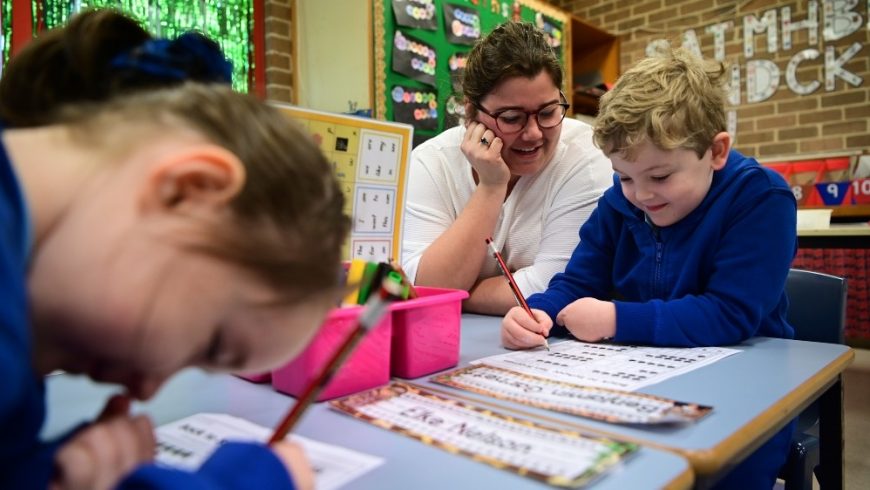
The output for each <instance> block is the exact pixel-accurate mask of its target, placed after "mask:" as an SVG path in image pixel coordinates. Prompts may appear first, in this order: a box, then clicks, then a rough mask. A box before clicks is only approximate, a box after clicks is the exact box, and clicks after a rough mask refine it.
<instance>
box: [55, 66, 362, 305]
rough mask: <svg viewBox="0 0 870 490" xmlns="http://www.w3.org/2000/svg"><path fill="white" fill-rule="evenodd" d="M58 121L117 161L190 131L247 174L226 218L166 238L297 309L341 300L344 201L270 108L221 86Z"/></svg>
mask: <svg viewBox="0 0 870 490" xmlns="http://www.w3.org/2000/svg"><path fill="white" fill-rule="evenodd" d="M58 119H59V122H61V123H62V124H66V125H68V127H69V128H70V131H71V133H72V135H73V136H74V138H75V140H76V141H78V142H79V144H86V145H91V146H93V147H96V148H99V149H100V150H101V151H103V152H106V153H107V154H108V155H111V156H117V155H119V154H124V153H126V152H130V151H136V149H137V148H139V147H141V146H142V145H147V144H149V142H150V141H152V139H151V136H152V135H156V137H165V136H162V135H172V134H173V133H176V132H180V131H185V130H187V131H190V130H193V131H196V132H197V133H199V134H200V135H202V136H203V137H205V138H206V139H207V140H209V141H210V142H212V143H214V144H216V145H219V146H221V147H223V148H225V149H226V150H228V151H230V152H232V153H233V154H234V155H235V156H236V157H238V158H239V160H240V161H241V162H242V165H243V166H244V167H245V181H244V186H243V187H242V189H241V191H240V193H239V194H238V195H237V196H236V197H235V198H234V199H233V200H232V201H231V202H230V204H229V206H230V210H231V213H229V214H230V216H228V219H227V220H224V221H221V222H219V223H218V222H203V223H202V226H201V233H200V234H199V236H194V237H167V238H168V239H172V240H176V241H178V242H180V243H181V244H182V245H184V246H188V247H190V248H192V249H194V250H198V251H200V252H203V253H206V254H208V255H211V256H214V257H217V258H220V259H222V260H225V261H227V262H228V263H232V264H236V265H238V266H239V267H241V268H242V269H243V270H245V271H247V272H248V273H249V274H251V275H252V276H253V277H255V278H258V279H259V280H261V281H262V282H263V283H264V284H266V285H268V286H270V287H272V288H274V290H275V291H276V292H278V293H279V294H281V298H282V299H281V301H282V302H287V303H293V302H296V301H299V300H301V299H304V298H306V297H309V296H313V295H316V294H320V293H327V294H331V293H334V294H335V297H336V299H337V298H338V296H339V294H341V292H342V290H341V286H340V284H339V278H340V263H341V249H342V245H343V243H344V240H345V237H346V235H347V232H348V230H349V227H350V220H349V218H348V217H347V216H346V215H345V214H344V212H343V207H344V195H343V194H342V192H341V189H340V187H339V184H338V182H337V180H336V178H335V176H334V174H333V172H332V168H331V166H330V164H329V162H328V161H327V160H326V157H325V156H324V155H323V153H321V151H320V149H319V148H318V146H317V145H316V144H315V143H314V139H313V138H312V137H310V135H309V134H307V133H305V132H304V131H303V130H302V129H301V128H300V127H299V126H298V125H297V124H295V123H294V122H293V121H290V120H289V119H288V118H287V117H286V116H284V115H283V114H281V113H280V112H279V111H278V110H277V109H275V108H274V107H270V106H268V105H267V104H266V103H265V102H263V101H261V100H259V99H256V98H255V97H253V96H250V95H246V94H240V93H238V92H234V91H233V90H232V89H231V88H229V87H228V86H225V85H215V84H210V85H206V84H200V83H193V82H188V83H187V84H185V85H182V86H180V87H177V88H169V89H161V90H152V91H145V92H139V93H136V94H130V95H126V96H124V97H117V98H114V99H112V100H110V101H108V102H103V103H98V104H94V105H92V106H86V105H77V106H68V107H66V108H65V110H64V111H62V112H61V113H60V117H58Z"/></svg>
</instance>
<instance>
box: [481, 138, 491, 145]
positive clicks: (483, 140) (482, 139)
mask: <svg viewBox="0 0 870 490" xmlns="http://www.w3.org/2000/svg"><path fill="white" fill-rule="evenodd" d="M480 144H481V145H485V146H489V140H488V139H486V137H485V136H484V137H481V138H480Z"/></svg>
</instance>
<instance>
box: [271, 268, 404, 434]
mask: <svg viewBox="0 0 870 490" xmlns="http://www.w3.org/2000/svg"><path fill="white" fill-rule="evenodd" d="M401 294H402V282H401V277H400V276H399V274H398V273H392V272H391V273H390V274H388V275H387V277H385V278H384V280H383V282H382V283H381V287H380V290H379V292H378V294H373V295H371V296H370V297H369V300H368V302H367V303H366V306H365V309H364V310H363V311H362V312H361V313H360V315H359V318H358V319H357V324H356V327H355V328H354V330H353V331H352V332H351V334H350V335H348V336H347V338H346V339H345V340H344V343H343V344H341V346H340V347H339V348H338V349H337V350H336V351H335V352H334V353H333V354H332V357H331V358H330V359H329V360H328V361H327V362H326V366H324V367H323V370H322V371H321V372H320V375H319V376H317V377H316V378H314V379H313V380H312V381H311V382H310V383H309V384H308V386H307V387H306V388H305V390H304V391H303V392H302V394H301V395H299V398H297V400H296V404H295V405H293V408H292V409H291V410H290V411H289V412H287V415H285V416H284V419H283V420H282V421H281V422H280V423H279V424H278V425H277V427H275V432H274V433H273V434H272V437H270V438H269V444H270V445H271V444H274V443H276V442H278V441H280V440H282V439H284V438H285V437H287V434H288V433H290V431H291V430H292V429H293V426H294V425H296V423H297V422H298V421H299V419H300V418H301V417H302V414H303V413H304V412H305V410H306V409H307V408H308V407H309V406H310V405H311V404H312V403H314V401H315V400H316V399H317V395H319V394H320V392H321V391H322V390H323V388H325V387H326V385H328V384H329V381H330V380H331V379H332V376H333V375H334V374H335V373H336V372H337V371H338V368H339V367H340V366H341V365H342V363H343V362H344V360H345V359H346V358H347V357H348V354H350V353H351V351H353V348H354V347H356V345H357V344H358V343H359V341H360V340H362V338H363V337H365V335H366V334H367V333H368V331H369V330H371V329H372V328H374V326H375V325H377V324H378V322H380V321H381V318H383V316H384V314H385V313H386V312H387V306H389V303H390V302H391V301H392V300H393V299H395V298H397V297H399V296H401Z"/></svg>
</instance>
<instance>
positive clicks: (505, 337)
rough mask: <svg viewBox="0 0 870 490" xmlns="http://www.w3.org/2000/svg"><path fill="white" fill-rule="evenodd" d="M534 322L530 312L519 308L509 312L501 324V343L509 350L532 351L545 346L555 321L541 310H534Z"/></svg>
mask: <svg viewBox="0 0 870 490" xmlns="http://www.w3.org/2000/svg"><path fill="white" fill-rule="evenodd" d="M532 313H534V315H535V319H534V320H533V319H532V318H531V317H530V316H529V314H528V312H526V310H524V309H523V308H521V307H519V306H514V307H513V308H511V309H510V310H508V312H507V314H506V315H505V316H504V319H503V320H502V322H501V343H502V345H503V346H505V347H507V348H508V349H530V348H532V347H540V346H542V345H544V338H545V337H547V336H548V335H550V328H552V327H553V321H552V320H550V317H549V316H548V315H547V314H546V313H545V312H543V311H541V310H532Z"/></svg>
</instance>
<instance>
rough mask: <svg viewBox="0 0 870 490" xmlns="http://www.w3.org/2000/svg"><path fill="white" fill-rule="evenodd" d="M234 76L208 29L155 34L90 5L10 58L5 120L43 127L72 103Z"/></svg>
mask: <svg viewBox="0 0 870 490" xmlns="http://www.w3.org/2000/svg"><path fill="white" fill-rule="evenodd" d="M230 76H231V66H230V65H229V62H228V61H227V60H226V59H225V58H224V56H223V54H222V53H221V50H220V47H219V46H218V45H217V43H215V42H214V41H212V40H210V39H208V38H206V37H205V36H203V35H201V34H198V33H192V32H191V33H187V34H184V35H182V36H180V37H179V38H178V39H176V40H173V41H169V40H164V39H153V38H152V37H151V35H150V34H149V33H148V31H146V30H145V29H143V28H142V26H141V25H139V23H138V22H136V21H135V20H134V19H132V18H130V17H128V16H127V15H125V14H123V13H121V12H119V11H117V10H112V9H98V10H87V11H84V12H82V13H80V14H77V15H75V16H73V17H72V18H71V19H70V21H69V23H67V24H66V25H64V26H61V27H58V28H55V29H52V30H50V31H48V32H46V33H43V34H40V35H39V37H37V38H36V39H34V40H33V41H31V42H30V43H29V44H28V45H27V46H25V47H24V49H22V50H21V52H19V53H18V54H16V55H15V56H14V57H13V58H12V59H11V60H10V61H9V63H8V65H7V66H6V69H5V70H4V72H3V78H2V79H0V120H2V121H3V122H4V124H5V125H7V126H10V127H32V126H42V125H46V124H52V123H53V122H55V121H56V119H57V117H58V111H59V110H60V109H61V108H62V107H64V106H66V105H69V104H76V103H83V102H85V103H91V102H102V101H105V100H108V99H110V98H112V97H114V96H115V95H119V94H124V93H130V92H133V91H137V90H143V89H155V88H163V87H169V86H176V85H180V84H182V83H183V82H185V81H198V82H221V83H230V78H229V77H230Z"/></svg>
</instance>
